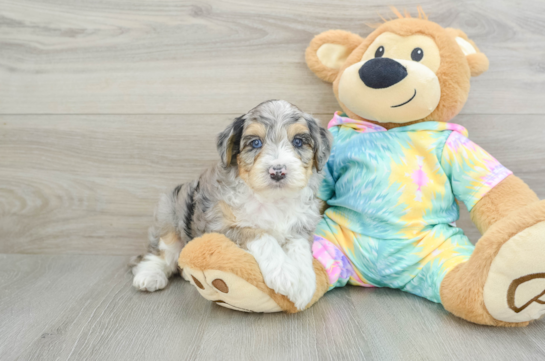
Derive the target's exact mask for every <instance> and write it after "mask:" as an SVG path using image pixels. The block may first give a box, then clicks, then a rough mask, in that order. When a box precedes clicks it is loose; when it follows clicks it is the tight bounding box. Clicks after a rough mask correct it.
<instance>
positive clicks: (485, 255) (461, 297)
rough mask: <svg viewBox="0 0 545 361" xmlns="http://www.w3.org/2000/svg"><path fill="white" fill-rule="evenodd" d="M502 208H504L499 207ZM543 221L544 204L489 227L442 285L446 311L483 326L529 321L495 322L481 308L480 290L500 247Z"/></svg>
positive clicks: (522, 323) (524, 324)
mask: <svg viewBox="0 0 545 361" xmlns="http://www.w3.org/2000/svg"><path fill="white" fill-rule="evenodd" d="M502 207H503V206H502ZM544 219H545V201H539V202H532V203H530V204H529V205H527V206H525V207H522V208H520V209H518V210H516V211H513V212H511V213H510V214H509V217H503V218H502V219H500V220H498V221H497V222H495V223H494V224H492V225H491V226H490V227H489V228H488V230H487V231H486V233H485V234H484V235H483V237H482V238H481V239H480V240H479V242H478V243H477V245H476V246H475V251H474V252H473V255H472V256H471V258H470V259H469V261H467V262H466V263H462V264H460V265H458V266H457V267H456V268H455V269H454V270H452V271H451V272H449V273H448V274H447V275H446V276H445V278H444V280H443V283H442V284H441V302H442V303H443V306H444V307H445V309H446V310H447V311H450V312H452V313H453V314H455V315H456V316H458V317H461V318H463V319H465V320H468V321H471V322H475V323H479V324H482V325H492V326H504V327H519V326H526V325H527V324H528V322H521V323H507V322H502V321H498V320H496V319H494V318H493V317H492V316H490V314H489V313H488V311H487V310H486V307H485V305H484V300H483V288H484V284H485V282H486V279H487V276H488V270H489V269H490V265H491V264H492V261H493V260H494V258H495V257H496V255H497V254H498V251H499V250H500V248H501V246H502V245H503V244H504V243H505V242H507V241H508V240H509V239H511V238H512V237H513V236H514V235H516V234H517V233H519V232H521V231H523V230H525V229H526V228H528V227H531V226H533V225H535V224H537V223H539V222H541V221H543V220H544Z"/></svg>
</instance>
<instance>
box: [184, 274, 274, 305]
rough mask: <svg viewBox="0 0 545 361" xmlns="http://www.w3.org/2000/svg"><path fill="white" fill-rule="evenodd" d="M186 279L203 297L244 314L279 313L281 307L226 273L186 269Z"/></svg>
mask: <svg viewBox="0 0 545 361" xmlns="http://www.w3.org/2000/svg"><path fill="white" fill-rule="evenodd" d="M183 275H184V278H185V279H187V280H188V281H189V282H191V284H192V285H193V286H195V287H196V288H197V290H198V291H199V293H200V294H201V296H203V297H204V298H206V299H207V300H209V301H213V302H215V303H216V304H217V305H219V306H223V307H226V308H230V309H232V310H237V311H243V312H265V313H269V312H279V311H282V309H281V308H280V306H278V304H276V302H274V301H273V299H272V298H270V297H269V296H268V295H267V294H266V293H265V292H263V291H261V290H259V289H258V288H257V287H255V286H254V285H251V284H250V283H248V282H246V281H245V280H243V279H242V278H240V277H238V276H236V275H234V274H232V273H227V272H224V271H218V270H205V271H198V270H194V269H191V268H190V267H185V268H184V269H183Z"/></svg>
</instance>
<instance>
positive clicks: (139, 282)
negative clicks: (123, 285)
mask: <svg viewBox="0 0 545 361" xmlns="http://www.w3.org/2000/svg"><path fill="white" fill-rule="evenodd" d="M167 283H168V279H167V276H166V275H165V274H164V273H163V272H161V271H160V270H147V271H140V272H137V273H136V274H135V275H134V279H133V280H132V285H133V286H134V287H135V288H136V289H139V290H140V291H148V292H155V291H157V290H162V289H163V288H165V287H166V286H167Z"/></svg>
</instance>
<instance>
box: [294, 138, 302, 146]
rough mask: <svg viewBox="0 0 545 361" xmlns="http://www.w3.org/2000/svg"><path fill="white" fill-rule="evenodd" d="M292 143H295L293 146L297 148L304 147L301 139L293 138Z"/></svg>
mask: <svg viewBox="0 0 545 361" xmlns="http://www.w3.org/2000/svg"><path fill="white" fill-rule="evenodd" d="M292 143H293V146H294V147H295V148H301V147H302V146H303V139H301V138H293V141H292Z"/></svg>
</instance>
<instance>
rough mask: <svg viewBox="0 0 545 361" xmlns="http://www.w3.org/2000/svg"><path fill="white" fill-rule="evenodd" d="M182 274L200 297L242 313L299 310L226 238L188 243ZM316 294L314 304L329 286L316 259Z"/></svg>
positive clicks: (182, 258)
mask: <svg viewBox="0 0 545 361" xmlns="http://www.w3.org/2000/svg"><path fill="white" fill-rule="evenodd" d="M179 265H180V268H181V269H182V276H183V277H184V278H185V279H186V280H188V281H189V282H191V284H192V285H193V286H195V288H196V289H197V291H199V293H200V294H201V296H203V297H204V298H206V299H207V300H209V301H213V302H215V303H216V304H217V305H220V306H223V307H226V308H231V309H233V310H237V311H243V312H266V313H269V312H280V311H284V312H288V313H295V312H298V311H299V310H297V308H296V307H295V306H294V304H293V303H292V302H291V301H290V300H289V299H288V298H287V297H286V296H283V295H280V294H278V293H275V292H274V291H273V290H272V289H270V288H269V287H267V285H266V284H265V281H264V279H263V276H262V275H261V271H260V269H259V266H258V264H257V262H256V261H255V259H254V257H253V256H252V255H251V254H250V253H248V252H246V251H244V250H242V249H241V248H239V247H238V246H237V245H236V244H235V243H233V242H232V241H231V240H229V239H228V238H227V237H225V236H224V235H221V234H217V233H209V234H205V235H204V236H202V237H200V238H196V239H194V240H192V241H191V242H189V243H188V244H187V245H186V246H185V247H184V249H183V250H182V253H181V254H180V259H179ZM314 270H315V272H316V282H317V285H316V293H315V294H314V297H313V298H312V300H311V302H310V303H309V304H308V306H307V308H308V307H310V306H312V305H313V304H314V303H315V302H316V301H317V300H318V299H319V298H320V297H322V295H323V294H324V293H325V292H326V291H327V289H328V281H327V280H328V278H327V274H326V272H325V269H324V268H323V266H322V265H321V264H320V263H319V262H318V261H317V260H314Z"/></svg>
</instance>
